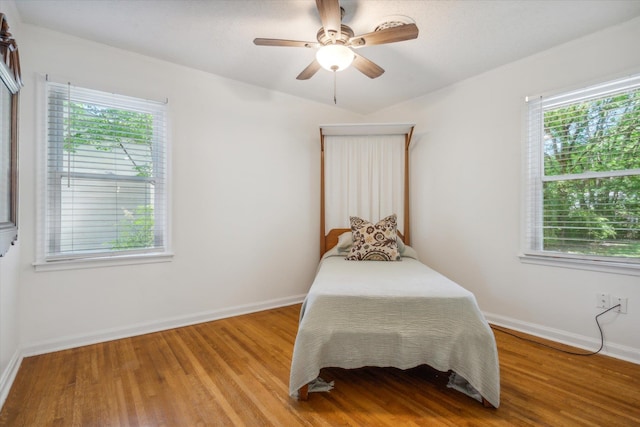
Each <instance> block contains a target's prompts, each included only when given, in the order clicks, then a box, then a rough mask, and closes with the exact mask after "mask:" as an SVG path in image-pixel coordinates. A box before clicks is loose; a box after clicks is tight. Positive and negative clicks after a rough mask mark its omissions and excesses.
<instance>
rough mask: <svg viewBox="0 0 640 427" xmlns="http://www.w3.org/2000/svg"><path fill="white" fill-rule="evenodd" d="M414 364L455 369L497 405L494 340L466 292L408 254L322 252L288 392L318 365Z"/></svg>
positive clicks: (405, 366)
mask: <svg viewBox="0 0 640 427" xmlns="http://www.w3.org/2000/svg"><path fill="white" fill-rule="evenodd" d="M422 364H427V365H429V366H431V367H433V368H435V369H437V370H439V371H445V372H446V371H448V370H452V371H454V372H456V373H457V374H459V375H461V376H463V377H464V378H466V379H467V380H468V381H469V383H470V384H471V385H472V386H473V387H474V388H475V389H477V390H478V391H479V392H480V394H481V395H482V396H483V397H484V398H485V399H487V400H488V401H489V402H490V403H491V404H492V405H493V406H495V407H496V408H497V407H498V406H499V404H500V373H499V365H498V352H497V349H496V343H495V338H494V336H493V332H492V331H491V329H490V328H489V325H488V323H487V322H486V320H485V319H484V316H483V315H482V313H481V312H480V310H479V308H478V305H477V303H476V299H475V297H474V295H473V294H472V293H471V292H469V291H467V290H466V289H464V288H462V287H461V286H459V285H457V284H456V283H454V282H453V281H451V280H449V279H447V278H446V277H444V276H443V275H441V274H439V273H438V272H436V271H434V270H432V269H431V268H429V267H427V266H426V265H424V264H422V263H421V262H419V261H417V260H415V259H412V258H403V259H402V261H398V262H382V261H346V260H344V256H330V257H325V258H324V259H323V261H322V262H321V264H320V267H319V269H318V273H317V275H316V278H315V280H314V282H313V285H312V286H311V289H310V290H309V294H308V295H307V297H306V299H305V301H304V303H303V306H302V312H301V314H300V325H299V329H298V335H297V337H296V341H295V346H294V350H293V359H292V363H291V377H290V382H289V393H290V394H291V395H292V396H293V395H295V394H296V393H297V391H298V389H300V387H302V386H303V385H305V384H307V383H309V382H310V381H312V380H313V379H315V378H316V377H317V376H318V374H319V373H320V369H321V368H325V367H337V368H346V369H353V368H360V367H365V366H378V367H396V368H400V369H408V368H412V367H416V366H419V365H422Z"/></svg>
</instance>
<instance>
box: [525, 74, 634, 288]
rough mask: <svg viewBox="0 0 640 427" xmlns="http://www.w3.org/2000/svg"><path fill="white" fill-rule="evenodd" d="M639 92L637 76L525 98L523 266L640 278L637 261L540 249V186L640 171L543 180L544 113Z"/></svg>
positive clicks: (563, 176) (612, 171) (541, 189)
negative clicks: (598, 98)
mask: <svg viewBox="0 0 640 427" xmlns="http://www.w3.org/2000/svg"><path fill="white" fill-rule="evenodd" d="M623 87H628V88H629V89H632V90H638V89H640V74H636V75H630V76H627V77H624V78H620V79H614V80H609V81H606V82H603V83H601V84H596V85H592V86H588V87H585V88H581V89H576V90H568V91H561V92H558V93H554V94H550V95H547V96H535V97H527V98H526V100H525V101H526V109H525V113H524V123H525V124H524V126H523V129H524V132H523V141H524V142H523V145H524V150H523V171H524V173H523V196H524V197H523V201H522V222H521V224H522V230H521V242H522V243H521V252H520V255H519V258H520V260H521V261H522V262H523V263H528V264H540V265H547V266H556V267H565V268H575V269H583V270H592V271H601V272H608V273H616V274H626V275H634V276H640V258H625V257H614V256H598V255H589V254H569V253H563V252H556V251H548V250H544V249H543V248H542V244H543V243H542V233H543V227H542V221H543V219H542V218H543V214H544V206H543V205H544V200H543V185H544V183H545V182H551V181H559V180H567V179H571V180H587V179H591V178H609V177H616V176H625V175H627V176H628V175H632V176H640V169H632V170H624V171H618V170H609V171H604V172H585V173H582V174H575V175H569V176H567V175H558V176H545V174H544V155H543V151H544V141H543V136H544V129H543V128H544V111H545V110H546V109H551V108H560V107H561V106H563V105H564V106H568V105H572V104H576V103H578V102H580V101H584V100H587V99H590V98H593V97H594V96H596V95H600V94H603V95H604V94H607V93H611V94H612V93H616V92H619V91H620V88H623Z"/></svg>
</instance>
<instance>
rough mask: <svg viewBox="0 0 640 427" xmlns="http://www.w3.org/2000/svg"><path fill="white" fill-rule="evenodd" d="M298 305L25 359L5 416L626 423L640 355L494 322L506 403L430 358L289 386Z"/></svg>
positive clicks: (635, 420)
mask: <svg viewBox="0 0 640 427" xmlns="http://www.w3.org/2000/svg"><path fill="white" fill-rule="evenodd" d="M299 309H300V306H299V305H296V306H291V307H284V308H280V309H275V310H269V311H265V312H260V313H254V314H249V315H245V316H239V317H235V318H230V319H224V320H219V321H215V322H209V323H203V324H199V325H195V326H189V327H184V328H179V329H172V330H169V331H165V332H159V333H154V334H149V335H143V336H139V337H134V338H127V339H121V340H117V341H111V342H106V343H102V344H97V345H91V346H87V347H81V348H76V349H71V350H65V351H60V352H56V353H50V354H45V355H41V356H34V357H29V358H25V359H24V361H23V363H22V366H21V368H20V371H19V373H18V375H17V377H16V380H15V382H14V385H13V388H12V390H11V392H10V394H9V396H8V398H7V401H6V403H5V405H4V407H3V409H2V412H0V425H2V426H106V425H112V426H208V425H221V426H245V425H246V426H266V425H281V426H294V425H331V426H334V425H355V426H400V425H402V426H441V425H442V426H514V425H516V426H517V425H522V426H530V425H535V426H539V425H548V426H574V425H575V426H604V425H607V426H631V425H635V426H637V425H640V365H636V364H632V363H628V362H623V361H620V360H616V359H613V358H610V357H606V356H593V357H579V356H571V355H567V354H563V353H560V352H557V351H554V350H551V349H547V348H544V347H540V346H536V345H535V344H531V343H527V342H525V341H522V340H519V339H517V338H514V337H512V336H509V335H507V334H505V333H502V332H500V331H497V330H496V331H495V335H496V340H497V342H498V351H499V355H500V367H501V385H502V395H501V406H500V408H498V409H487V408H484V407H483V406H482V405H481V404H480V403H479V402H477V401H475V400H472V399H471V398H469V397H467V396H465V395H463V394H461V393H458V392H457V391H454V390H452V389H449V388H447V387H446V384H447V379H448V375H447V374H446V373H442V372H437V371H435V370H433V369H431V368H429V367H427V366H421V367H418V368H415V369H411V370H408V371H400V370H397V369H388V368H385V369H382V368H364V369H357V370H349V371H347V370H342V369H324V370H323V371H322V373H321V375H322V376H323V378H324V379H326V380H334V381H335V384H336V387H335V389H334V390H332V391H331V392H330V393H313V394H311V395H310V396H309V400H308V401H307V402H298V401H296V400H295V399H292V398H290V397H289V396H288V381H289V365H290V362H291V353H292V347H293V342H294V338H295V334H296V330H297V322H298V312H299Z"/></svg>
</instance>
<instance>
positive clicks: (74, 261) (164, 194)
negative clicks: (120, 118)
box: [33, 76, 173, 271]
mask: <svg viewBox="0 0 640 427" xmlns="http://www.w3.org/2000/svg"><path fill="white" fill-rule="evenodd" d="M50 84H51V85H60V83H56V82H52V81H49V79H48V76H45V78H43V79H41V81H40V82H39V86H41V91H40V96H41V97H42V102H41V104H42V108H41V115H40V117H41V124H42V135H41V138H42V144H41V147H42V149H41V150H40V153H42V154H41V155H40V159H39V172H38V181H39V182H38V184H39V185H38V189H39V191H38V193H39V194H38V227H37V239H38V242H37V250H36V251H37V253H36V260H35V262H34V263H33V265H34V268H35V270H36V271H50V270H65V269H77V268H94V267H104V266H110V265H131V264H141V263H157V262H167V261H170V260H171V259H172V257H173V253H172V252H171V226H170V224H171V222H170V206H171V203H170V200H171V195H170V185H169V183H170V176H171V175H170V141H169V139H170V138H169V134H168V124H167V121H168V115H169V111H168V108H166V107H164V105H165V104H167V102H156V101H148V100H145V99H141V98H135V97H130V96H126V95H117V94H113V93H108V92H104V91H100V90H97V89H93V88H91V89H89V88H78V89H80V90H83V91H87V92H94V93H96V94H97V96H98V98H96V99H95V100H94V102H96V103H100V102H101V101H103V100H102V99H100V98H99V97H100V96H102V95H105V96H113V97H116V98H121V99H122V98H129V99H131V100H132V102H136V101H138V102H143V103H149V104H157V105H158V106H159V107H158V108H159V109H160V110H162V111H161V113H160V114H161V115H162V116H163V117H162V120H161V121H159V120H158V117H157V114H158V113H156V112H153V113H152V114H153V133H154V138H153V145H152V149H151V151H152V156H153V162H152V165H153V168H154V174H153V175H152V177H139V176H133V175H124V174H99V173H91V172H77V171H76V172H74V171H71V172H67V171H66V170H64V166H63V165H62V163H63V157H64V155H65V154H64V152H63V149H62V147H61V145H60V144H57V148H56V151H59V153H58V154H56V155H55V159H57V160H55V162H54V165H49V164H48V161H47V157H48V155H49V153H50V151H51V150H50V141H49V137H48V135H47V132H48V128H49V126H48V125H49V123H48V121H49V117H48V116H49V97H50V95H49V85H50ZM72 98H73V97H72ZM161 105H162V106H161ZM113 108H121V107H116V106H114V107H113ZM61 117H62V114H61ZM159 123H160V124H159ZM158 125H160V126H162V132H161V135H162V137H163V138H162V140H159V139H158V138H156V136H157V134H158V127H157V126H158ZM157 144H160V145H161V146H162V149H161V150H158V149H157V148H158V146H157ZM158 153H161V154H158ZM158 156H160V157H158ZM158 162H162V164H163V166H162V167H163V169H164V170H163V173H162V176H163V179H158V177H157V174H156V173H155V169H156V168H157V167H158ZM50 176H51V177H50ZM67 177H68V178H70V179H73V178H74V177H75V178H81V179H89V180H94V181H96V182H105V183H111V182H113V183H115V182H125V181H126V182H131V183H133V182H137V183H140V182H154V183H155V184H156V187H155V191H154V197H155V198H158V197H159V198H160V200H161V203H159V204H158V203H157V202H155V201H154V221H155V223H156V224H161V227H160V230H161V232H160V236H159V238H160V239H162V240H161V242H162V244H161V246H160V247H154V248H148V249H130V250H111V251H99V252H95V253H93V252H91V251H87V252H84V253H78V254H73V255H56V254H54V253H52V251H50V249H49V248H48V246H49V245H51V244H53V245H55V244H58V245H59V244H60V243H59V242H58V243H55V241H53V242H52V240H53V239H52V238H51V236H52V235H54V234H55V231H54V230H51V229H50V228H52V227H50V226H48V224H47V215H52V216H53V220H49V222H53V227H60V224H61V215H62V211H61V209H60V206H61V204H60V203H56V200H57V201H58V202H59V201H60V200H61V198H62V194H63V191H62V188H61V187H60V186H57V187H56V186H54V187H53V188H54V189H53V190H51V189H50V188H49V185H48V181H50V180H52V179H53V180H55V181H58V182H59V181H61V180H62V179H66V178H67ZM55 181H54V182H55ZM52 202H53V203H52ZM50 205H53V206H58V207H59V208H58V209H56V210H50V211H49V212H48V211H47V209H48V206H50ZM158 207H161V209H157V208H158ZM58 237H59V234H58ZM157 237H158V236H157ZM58 248H59V247H58Z"/></svg>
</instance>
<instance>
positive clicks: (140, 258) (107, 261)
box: [33, 253, 173, 272]
mask: <svg viewBox="0 0 640 427" xmlns="http://www.w3.org/2000/svg"><path fill="white" fill-rule="evenodd" d="M172 259H173V253H162V254H138V255H126V256H114V257H104V258H83V259H73V260H63V261H48V262H46V261H41V262H34V263H33V267H34V268H35V270H36V271H37V272H41V271H60V270H79V269H84V268H100V267H115V266H122V265H137V264H151V263H159V262H170V261H171V260H172Z"/></svg>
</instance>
